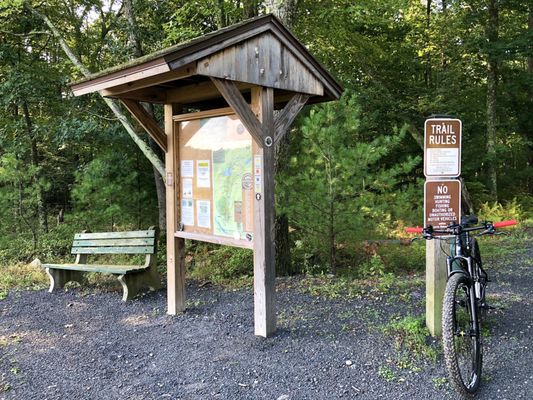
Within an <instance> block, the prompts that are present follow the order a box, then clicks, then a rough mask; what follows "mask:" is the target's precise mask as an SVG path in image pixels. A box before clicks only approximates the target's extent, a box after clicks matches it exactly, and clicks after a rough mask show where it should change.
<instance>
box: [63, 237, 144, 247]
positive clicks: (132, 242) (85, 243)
mask: <svg viewBox="0 0 533 400" xmlns="http://www.w3.org/2000/svg"><path fill="white" fill-rule="evenodd" d="M154 242H155V238H153V237H152V238H147V239H76V240H74V244H73V245H72V247H100V246H109V247H111V246H153V245H154Z"/></svg>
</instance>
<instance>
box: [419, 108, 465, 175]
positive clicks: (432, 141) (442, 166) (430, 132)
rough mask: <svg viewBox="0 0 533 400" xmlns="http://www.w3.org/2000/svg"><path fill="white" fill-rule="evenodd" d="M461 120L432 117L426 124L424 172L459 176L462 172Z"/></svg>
mask: <svg viewBox="0 0 533 400" xmlns="http://www.w3.org/2000/svg"><path fill="white" fill-rule="evenodd" d="M461 130H462V124H461V120H459V119H453V118H430V119H427V120H426V123H425V125H424V174H425V175H426V177H457V176H459V175H460V174H461Z"/></svg>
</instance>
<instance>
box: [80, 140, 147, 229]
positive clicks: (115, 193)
mask: <svg viewBox="0 0 533 400" xmlns="http://www.w3.org/2000/svg"><path fill="white" fill-rule="evenodd" d="M141 162H143V163H141ZM143 164H144V166H145V169H144V171H145V172H144V176H143V170H141V169H140V166H141V165H143ZM147 169H148V168H146V161H145V160H143V159H141V158H140V155H139V154H138V153H137V154H135V153H134V154H129V153H128V152H127V151H124V152H117V151H114V150H111V151H104V152H102V153H100V154H98V156H97V157H96V158H95V159H93V160H92V161H91V162H89V163H88V164H87V165H86V166H85V167H84V168H83V169H79V170H78V171H77V172H76V176H75V183H74V185H73V188H72V197H73V200H74V202H75V206H76V208H77V209H78V210H79V212H80V213H82V214H83V215H84V216H85V218H84V219H85V224H84V226H86V227H89V229H92V228H91V227H92V226H106V225H107V226H108V228H107V229H106V230H110V231H113V230H115V228H116V226H124V225H128V223H131V222H132V221H135V222H136V225H137V227H138V228H141V227H148V226H149V225H153V224H154V223H153V222H154V221H155V219H156V218H155V215H154V212H155V210H156V209H157V208H156V207H157V205H156V204H155V201H154V200H155V199H154V198H153V195H152V194H153V181H152V180H151V179H150V178H151V176H150V175H148V174H146V172H147V171H146V170H147ZM146 209H148V210H153V211H152V213H146Z"/></svg>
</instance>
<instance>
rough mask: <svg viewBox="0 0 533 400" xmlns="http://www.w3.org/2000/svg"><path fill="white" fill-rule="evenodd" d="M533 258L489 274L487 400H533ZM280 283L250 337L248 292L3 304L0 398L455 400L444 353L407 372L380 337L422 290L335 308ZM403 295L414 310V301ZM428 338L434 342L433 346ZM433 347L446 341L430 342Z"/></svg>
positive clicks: (83, 294) (525, 256) (16, 296)
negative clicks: (171, 305) (261, 327)
mask: <svg viewBox="0 0 533 400" xmlns="http://www.w3.org/2000/svg"><path fill="white" fill-rule="evenodd" d="M532 256H533V248H532V247H530V248H529V249H527V250H526V252H525V253H522V254H521V255H520V256H512V257H507V259H506V260H503V261H502V262H500V263H499V264H498V265H494V266H493V267H489V268H488V270H489V274H491V273H492V274H491V276H492V278H493V281H494V282H492V284H491V286H490V288H489V290H490V293H491V294H492V295H491V297H490V298H491V299H492V300H493V302H494V303H495V304H496V305H499V306H500V307H503V309H498V310H496V311H495V312H493V315H492V317H491V319H490V330H491V334H490V336H489V337H488V338H487V339H486V340H485V359H484V380H483V383H482V388H481V390H480V393H479V396H478V398H481V399H509V400H515V399H531V398H533V349H532V345H533V343H532V329H531V327H532V325H533V318H532V316H533V313H532V312H531V306H532V296H531V288H532V287H533V268H532V259H533V257H532ZM301 283H302V281H301V279H300V278H292V279H283V280H279V281H278V319H279V321H278V326H279V329H278V332H277V334H276V335H275V336H274V337H272V338H269V339H261V338H256V337H255V336H254V335H253V294H252V291H251V290H250V289H248V290H237V291H224V290H222V289H220V288H217V287H212V286H206V287H199V286H198V285H195V284H191V285H190V286H189V287H188V297H189V309H188V311H187V312H186V313H185V314H184V315H180V316H175V317H171V316H168V315H166V314H165V307H166V300H165V293H164V292H158V293H152V294H149V295H147V296H145V297H143V298H140V299H137V300H134V301H131V302H128V303H123V302H122V301H121V296H120V294H119V293H117V292H114V291H110V292H97V291H96V290H94V289H92V288H89V289H79V288H75V289H71V290H69V291H66V292H58V293H54V294H49V293H47V292H46V291H44V290H43V291H38V292H13V293H11V294H10V295H9V296H8V297H7V298H6V299H5V300H3V301H0V399H17V400H19V399H39V400H42V399H106V400H107V399H143V400H144V399H165V398H169V399H211V398H213V399H217V398H219V399H274V400H289V399H290V400H292V399H352V398H358V399H359V398H360V399H453V398H455V395H454V393H453V391H452V389H450V388H449V385H448V384H447V383H446V381H445V379H444V377H445V371H444V370H443V360H442V355H439V358H438V360H437V362H433V361H429V360H426V359H424V358H416V359H415V358H413V359H412V360H411V363H410V365H408V366H407V367H406V366H403V368H400V367H398V363H397V360H398V351H397V350H396V349H395V339H394V337H392V336H390V335H387V334H384V333H383V330H382V329H381V327H382V326H383V325H385V324H386V323H387V322H388V321H390V320H391V319H393V318H395V317H397V316H404V315H407V314H414V315H420V314H421V313H422V312H423V302H422V300H423V297H424V294H423V287H422V286H420V285H419V286H415V287H413V288H411V289H410V291H409V293H407V295H405V294H404V296H402V298H403V300H401V301H400V300H399V295H398V293H397V292H396V293H385V294H382V295H381V294H379V293H377V292H374V293H369V294H368V295H365V296H363V297H362V298H357V299H335V300H326V299H323V298H318V297H313V296H311V295H309V294H305V293H302V292H301V290H299V286H300V285H299V284H301ZM405 299H407V300H405ZM429 342H430V340H429V338H428V343H429ZM434 346H435V347H436V345H434Z"/></svg>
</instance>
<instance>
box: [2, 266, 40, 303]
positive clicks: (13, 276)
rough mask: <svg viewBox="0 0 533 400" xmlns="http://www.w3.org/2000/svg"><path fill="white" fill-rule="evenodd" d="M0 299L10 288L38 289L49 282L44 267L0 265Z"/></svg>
mask: <svg viewBox="0 0 533 400" xmlns="http://www.w3.org/2000/svg"><path fill="white" fill-rule="evenodd" d="M0 272H1V273H0V300H2V299H4V298H5V297H6V296H7V294H8V292H9V291H10V290H12V289H25V290H40V289H43V288H45V287H46V285H47V284H48V283H49V280H48V277H47V276H46V274H45V272H44V269H42V268H40V267H35V266H32V265H29V264H16V265H11V266H6V267H2V265H0Z"/></svg>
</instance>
